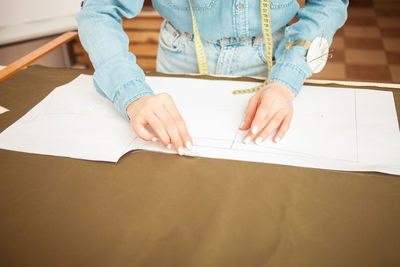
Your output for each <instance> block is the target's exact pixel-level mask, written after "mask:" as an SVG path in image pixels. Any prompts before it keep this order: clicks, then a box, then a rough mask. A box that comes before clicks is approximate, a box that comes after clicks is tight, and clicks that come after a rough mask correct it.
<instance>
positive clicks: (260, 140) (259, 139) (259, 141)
mask: <svg viewBox="0 0 400 267" xmlns="http://www.w3.org/2000/svg"><path fill="white" fill-rule="evenodd" d="M261 142H262V137H261V136H260V137H257V139H256V141H254V143H256V145H259V144H261Z"/></svg>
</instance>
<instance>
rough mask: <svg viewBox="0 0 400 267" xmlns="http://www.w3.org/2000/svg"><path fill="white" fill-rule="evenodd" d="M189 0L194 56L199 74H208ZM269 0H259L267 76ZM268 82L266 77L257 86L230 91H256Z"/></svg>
mask: <svg viewBox="0 0 400 267" xmlns="http://www.w3.org/2000/svg"><path fill="white" fill-rule="evenodd" d="M188 1H189V6H190V13H191V14H192V23H193V35H194V45H195V48H196V56H197V64H198V66H199V72H200V74H208V67H207V58H206V54H205V52H204V46H203V43H202V42H201V39H200V34H199V31H198V28H197V22H196V17H195V16H194V12H193V8H192V2H191V0H188ZM269 5H270V0H260V10H261V28H262V33H263V38H264V43H265V56H266V58H267V64H268V76H269V74H270V73H271V69H272V33H271V16H270V13H271V12H270V6H269ZM267 83H268V77H267V79H266V81H265V82H264V83H263V84H262V85H259V86H257V87H254V88H250V89H243V90H234V91H232V93H233V94H234V95H236V94H248V93H254V92H257V91H258V90H259V89H260V88H262V87H263V86H264V85H265V84H267Z"/></svg>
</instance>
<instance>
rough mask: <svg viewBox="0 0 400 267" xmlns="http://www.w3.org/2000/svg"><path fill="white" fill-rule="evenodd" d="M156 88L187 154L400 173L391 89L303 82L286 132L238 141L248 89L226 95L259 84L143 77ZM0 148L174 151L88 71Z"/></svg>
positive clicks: (111, 155)
mask: <svg viewBox="0 0 400 267" xmlns="http://www.w3.org/2000/svg"><path fill="white" fill-rule="evenodd" d="M146 80H147V82H148V83H149V85H150V86H151V87H152V88H153V90H154V91H155V92H156V93H160V92H167V93H169V94H170V95H171V96H172V97H173V99H174V100H175V103H176V105H177V107H178V109H179V110H180V112H181V113H182V116H183V118H184V119H185V121H186V124H187V127H188V130H189V133H190V134H191V136H192V137H193V141H194V150H193V152H191V155H193V156H201V157H210V158H223V159H232V160H244V161H254V162H264V163H274V164H284V165H292V166H301V167H311V168H323V169H334V170H348V171H378V172H384V173H391V174H397V175H400V132H399V126H398V121H397V114H396V109H395V105H394V99H393V94H392V93H391V92H384V91H376V90H364V89H362V90H361V89H349V88H336V87H322V86H304V88H303V89H302V92H301V94H300V95H299V96H297V97H296V99H295V100H294V117H293V120H292V124H291V128H290V130H289V132H288V133H287V135H286V137H285V138H284V139H283V140H282V141H281V142H280V143H278V144H275V143H273V142H272V141H271V138H269V139H268V140H266V141H265V142H264V143H262V144H260V145H255V144H249V145H245V144H243V142H242V140H243V137H244V135H245V134H246V132H245V131H240V130H239V129H238V128H239V125H240V124H241V122H242V120H243V119H244V116H245V111H246V107H247V102H248V100H249V99H250V97H251V95H232V93H231V92H232V90H234V89H245V88H251V87H254V86H256V85H257V84H258V83H254V82H241V81H226V80H201V79H189V78H168V77H147V78H146ZM0 148H2V149H8V150H15V151H22V152H29V153H37V154H48V155H55V156H65V157H72V158H79V159H87V160H99V161H111V162H117V161H118V160H119V158H120V157H121V156H122V155H124V154H125V153H127V152H128V151H131V150H135V149H146V150H152V151H160V152H165V153H175V152H173V151H171V150H168V149H166V148H164V147H163V145H162V144H161V143H159V142H157V143H153V142H146V141H143V140H141V139H140V138H139V137H137V136H136V135H135V134H134V132H133V131H132V129H131V126H130V123H129V122H128V121H126V120H125V119H124V118H123V117H122V116H121V115H120V114H119V113H118V112H117V111H116V109H115V108H114V106H113V105H112V104H111V103H110V102H109V101H108V100H106V99H105V98H103V97H102V96H100V94H99V93H98V92H96V90H95V87H94V85H93V82H92V77H91V76H89V75H80V76H79V77H78V78H76V79H75V80H74V81H72V82H70V83H68V84H66V85H63V86H60V87H58V88H56V89H55V90H54V91H53V92H51V93H50V94H49V95H48V96H47V97H46V98H45V99H44V100H43V101H41V102H40V103H39V104H38V105H37V106H35V107H34V108H33V109H32V110H31V111H29V112H28V113H27V114H26V115H25V116H23V117H22V118H21V119H20V120H18V121H17V122H16V123H14V124H13V125H12V126H10V127H9V128H8V129H6V130H5V131H3V132H2V133H1V134H0Z"/></svg>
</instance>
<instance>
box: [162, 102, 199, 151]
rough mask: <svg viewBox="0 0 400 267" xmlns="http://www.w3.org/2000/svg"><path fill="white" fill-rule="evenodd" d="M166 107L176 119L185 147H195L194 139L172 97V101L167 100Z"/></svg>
mask: <svg viewBox="0 0 400 267" xmlns="http://www.w3.org/2000/svg"><path fill="white" fill-rule="evenodd" d="M165 109H166V110H167V111H168V113H169V114H170V115H171V117H172V118H173V119H174V121H175V123H176V125H177V127H178V131H179V134H180V136H181V139H182V142H183V144H184V145H185V147H186V148H187V149H189V150H191V149H192V147H193V139H192V137H191V136H190V134H189V131H188V130H187V127H186V123H185V121H184V120H183V118H182V115H181V114H180V112H179V111H178V109H177V107H176V105H175V103H174V101H173V100H172V99H170V101H167V102H166V103H165Z"/></svg>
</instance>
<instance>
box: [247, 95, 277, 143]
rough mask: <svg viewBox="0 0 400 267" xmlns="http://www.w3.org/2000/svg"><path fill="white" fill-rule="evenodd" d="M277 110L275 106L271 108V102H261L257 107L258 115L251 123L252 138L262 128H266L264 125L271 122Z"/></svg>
mask: <svg viewBox="0 0 400 267" xmlns="http://www.w3.org/2000/svg"><path fill="white" fill-rule="evenodd" d="M276 112H277V110H276V109H275V108H271V106H270V104H269V103H267V104H263V103H262V104H260V105H259V106H258V108H257V112H256V115H255V116H254V119H253V121H252V123H251V130H250V132H251V134H252V139H254V137H255V136H256V135H257V134H258V133H259V132H260V130H262V129H264V127H265V126H266V125H267V124H268V123H269V121H270V120H271V119H272V117H273V116H275V113H276Z"/></svg>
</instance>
